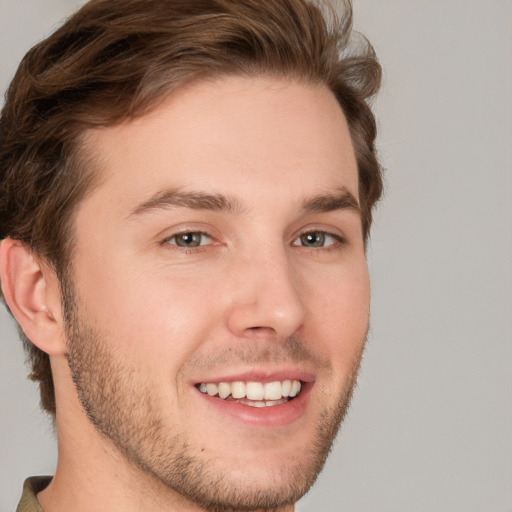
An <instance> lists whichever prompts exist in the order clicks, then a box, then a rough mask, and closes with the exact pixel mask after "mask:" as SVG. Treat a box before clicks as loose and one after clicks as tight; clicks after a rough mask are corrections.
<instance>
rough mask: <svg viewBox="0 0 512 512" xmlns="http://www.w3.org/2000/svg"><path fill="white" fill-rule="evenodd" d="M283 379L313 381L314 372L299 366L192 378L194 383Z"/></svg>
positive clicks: (314, 377) (314, 378)
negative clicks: (198, 378) (197, 378)
mask: <svg viewBox="0 0 512 512" xmlns="http://www.w3.org/2000/svg"><path fill="white" fill-rule="evenodd" d="M284 380H300V381H302V382H314V381H315V380H316V376H315V373H314V372H312V371H309V370H304V369H299V368H288V369H280V370H270V369H269V370H262V369H255V370H248V371H243V372H239V373H225V374H223V375H221V376H219V374H216V375H212V376H205V377H202V378H201V379H200V380H194V381H193V383H194V384H200V383H202V382H204V383H208V382H211V383H215V384H218V383H220V382H263V383H265V382H275V381H284Z"/></svg>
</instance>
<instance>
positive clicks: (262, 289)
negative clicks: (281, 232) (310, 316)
mask: <svg viewBox="0 0 512 512" xmlns="http://www.w3.org/2000/svg"><path fill="white" fill-rule="evenodd" d="M233 270H234V271H235V272H236V273H237V279H236V282H237V286H239V289H238V290H236V291H235V293H234V297H235V300H234V302H233V304H232V306H233V307H232V309H231V312H230V317H229V321H228V322H229V328H230V330H231V331H232V332H234V333H235V334H236V335H237V336H239V337H240V336H242V337H243V336H251V335H254V334H255V333H258V334H261V333H262V332H271V333H272V335H273V336H276V337H277V338H283V337H289V336H291V335H293V334H294V333H295V332H296V331H297V330H298V329H299V327H300V326H301V325H302V321H303V317H304V312H305V307H304V303H303V298H302V297H301V293H300V289H299V286H298V285H299V282H298V276H297V275H296V274H295V272H294V268H293V265H292V262H291V260H290V256H289V254H288V253H287V251H286V248H285V247H284V245H283V244H282V243H281V244H278V243H267V244H265V246H264V247H260V248H259V249H256V250H254V249H253V250H251V251H249V252H248V253H247V254H246V255H245V257H244V258H243V259H241V260H239V262H238V264H237V265H236V269H233Z"/></svg>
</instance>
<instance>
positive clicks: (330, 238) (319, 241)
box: [292, 231, 340, 248]
mask: <svg viewBox="0 0 512 512" xmlns="http://www.w3.org/2000/svg"><path fill="white" fill-rule="evenodd" d="M339 241H340V240H339V239H338V237H336V236H335V235H330V234H329V233H325V232H324V231H308V232H307V233H302V235H300V236H299V237H298V238H296V239H295V240H294V241H293V244H292V245H296V246H297V245H299V246H302V247H311V248H315V247H328V246H331V245H335V244H336V242H339Z"/></svg>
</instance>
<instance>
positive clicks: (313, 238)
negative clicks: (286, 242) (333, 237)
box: [302, 233, 324, 247]
mask: <svg viewBox="0 0 512 512" xmlns="http://www.w3.org/2000/svg"><path fill="white" fill-rule="evenodd" d="M302 244H303V245H308V246H309V247H322V246H323V245H324V235H323V234H322V233H306V234H305V235H302Z"/></svg>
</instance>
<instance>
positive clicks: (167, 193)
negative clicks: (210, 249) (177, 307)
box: [129, 187, 361, 217]
mask: <svg viewBox="0 0 512 512" xmlns="http://www.w3.org/2000/svg"><path fill="white" fill-rule="evenodd" d="M176 206H177V207H180V208H191V209H194V210H210V211H219V212H220V211H222V212H232V213H238V214H240V213H243V212H244V211H246V209H245V208H244V207H243V205H242V203H241V201H239V200H238V199H237V198H235V197H230V196H225V195H223V194H207V193H204V192H199V191H197V192H194V191H191V192H187V191H184V190H181V189H179V188H171V189H166V190H162V191H160V192H158V193H156V194H155V195H153V196H152V197H150V198H149V199H147V200H146V201H144V202H142V203H140V204H139V205H137V206H136V207H135V208H134V209H133V210H132V211H131V212H130V214H129V217H136V216H139V215H142V214H144V213H147V212H150V211H153V210H161V209H168V208H172V207H176ZM301 210H302V211H305V212H306V213H323V212H330V211H335V210H353V211H354V212H356V213H358V214H360V213H361V208H360V207H359V203H358V201H357V199H356V198H355V197H354V195H353V194H352V193H351V192H349V191H348V190H347V189H346V188H345V187H341V188H340V189H339V192H338V193H334V194H318V195H315V196H313V197H311V198H308V199H306V200H304V201H303V202H302V204H301Z"/></svg>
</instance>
